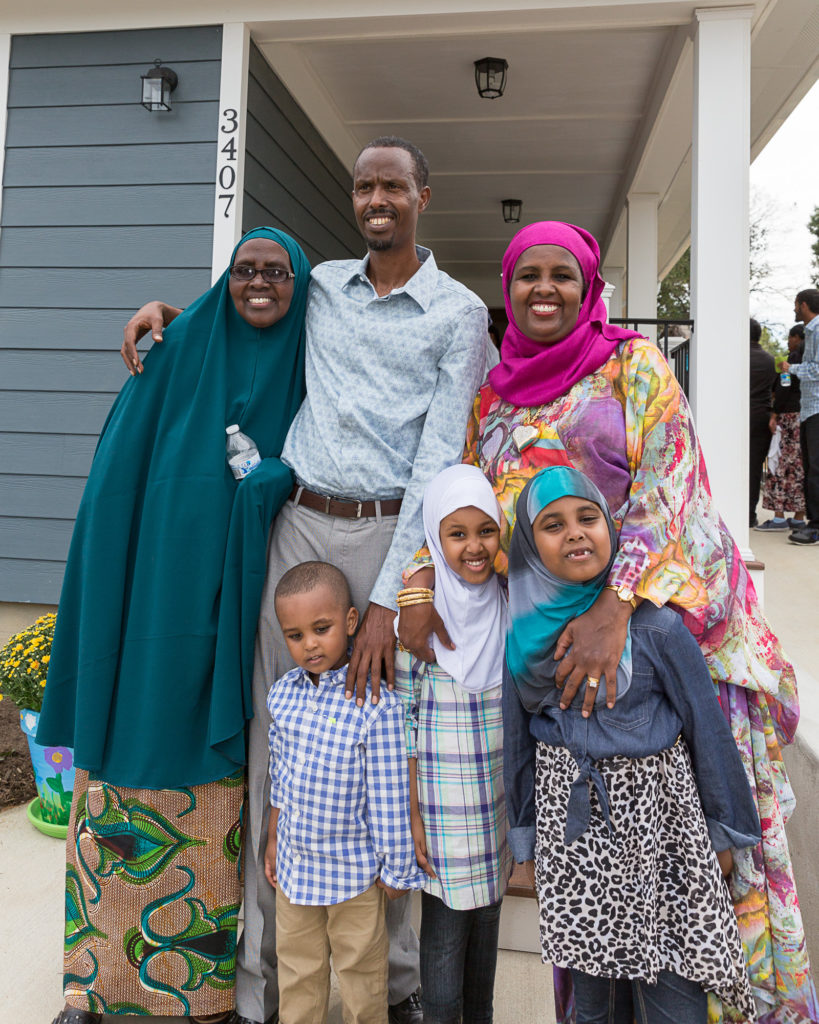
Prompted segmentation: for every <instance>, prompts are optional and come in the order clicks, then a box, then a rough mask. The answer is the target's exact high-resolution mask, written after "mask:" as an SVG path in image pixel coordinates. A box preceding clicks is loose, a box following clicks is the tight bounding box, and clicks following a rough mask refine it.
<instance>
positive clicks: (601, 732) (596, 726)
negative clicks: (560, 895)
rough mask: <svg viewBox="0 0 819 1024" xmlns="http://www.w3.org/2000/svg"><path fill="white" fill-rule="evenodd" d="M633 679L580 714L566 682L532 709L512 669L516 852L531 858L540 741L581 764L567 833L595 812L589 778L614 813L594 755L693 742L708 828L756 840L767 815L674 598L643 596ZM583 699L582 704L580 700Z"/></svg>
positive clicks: (731, 842)
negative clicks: (566, 701) (565, 694)
mask: <svg viewBox="0 0 819 1024" xmlns="http://www.w3.org/2000/svg"><path fill="white" fill-rule="evenodd" d="M631 644H632V679H631V687H630V688H629V690H628V691H627V692H626V693H625V694H624V695H623V696H622V697H621V698H620V699H619V700H618V701H617V703H616V704H615V706H614V707H613V708H611V709H609V708H606V707H605V706H604V707H602V708H600V709H599V710H598V709H595V710H594V711H592V714H591V715H590V717H589V718H583V716H582V714H581V701H580V699H579V698H578V699H576V700H575V702H574V704H573V705H572V706H571V707H569V708H567V709H566V710H565V711H561V710H560V708H559V706H558V705H559V703H560V691H559V690H556V689H555V690H553V691H550V692H549V693H547V694H546V695H545V699H544V701H543V703H542V704H541V708H540V711H539V712H538V713H537V714H529V713H528V712H527V711H525V710H524V708H523V706H522V704H521V702H520V699H519V697H518V693H517V690H516V688H515V685H514V683H513V682H512V679H511V677H510V676H509V674H508V672H507V673H506V675H505V678H504V686H503V729H504V739H503V775H504V784H505V788H506V803H507V812H508V815H509V843H510V846H511V849H512V852H513V854H514V856H515V860H517V861H519V862H522V861H525V860H531V859H532V857H533V855H534V843H535V802H534V791H535V747H536V744H537V743H538V742H541V743H546V744H548V745H549V746H555V747H566V748H568V750H569V751H570V752H571V754H572V756H573V757H574V759H575V761H577V765H578V774H577V777H576V779H575V781H574V783H573V784H572V792H571V796H570V798H569V807H568V812H567V822H566V842H567V843H570V842H571V841H572V840H573V839H576V838H577V836H579V835H581V834H582V833H583V832H584V831H585V829H586V827H587V825H588V822H589V814H590V811H591V807H590V804H589V793H590V786H594V787H595V790H596V792H597V794H598V798H599V799H600V805H601V808H602V810H603V814H604V817H606V820H607V821H608V798H607V795H606V789H605V783H604V781H603V778H602V776H601V775H600V773H599V771H598V770H597V767H596V765H595V762H596V760H597V759H598V758H601V757H612V756H613V755H615V754H621V755H624V756H625V757H635V758H637V757H646V756H648V755H649V754H657V753H659V752H660V751H661V750H665V749H667V748H668V747H671V746H673V745H674V743H675V742H676V741H677V738H678V737H679V736H680V735H681V734H682V736H683V738H684V739H685V742H686V744H687V745H688V750H689V753H690V755H691V762H692V765H693V768H694V774H695V776H696V780H697V787H698V789H699V794H700V800H701V801H702V806H703V810H704V812H705V820H706V822H707V824H708V832H709V835H710V837H711V841H712V843H713V845H714V849H716V850H718V851H719V850H724V849H727V848H728V847H731V846H733V847H744V846H755V845H756V844H757V843H758V842H759V840H760V837H761V832H760V826H759V816H758V814H757V811H756V807H755V805H754V800H753V796H752V794H751V789H750V786H749V784H748V779H747V777H746V775H745V769H744V767H743V764H742V760H741V758H740V755H739V751H738V750H737V747H736V744H735V742H734V738H733V736H732V734H731V729H730V727H729V725H728V722H727V720H726V718H725V715H724V714H723V712H722V709H721V707H720V703H719V700H718V699H717V695H716V690H715V688H714V682H713V680H712V678H711V675H710V673H709V671H708V667H707V665H706V664H705V659H704V658H703V655H702V652H701V651H700V648H699V646H698V644H697V641H696V640H695V639H694V637H693V636H692V635H691V633H690V632H689V631H688V629H687V628H686V627H685V625H684V624H683V622H682V620H681V619H680V617H679V616H678V615H677V614H676V613H675V612H673V611H672V610H671V609H670V608H665V607H664V608H657V607H656V606H655V605H653V604H651V602H650V601H644V602H643V603H642V604H641V605H640V607H639V608H638V609H637V610H636V611H635V613H634V615H633V616H632V617H631ZM575 704H576V705H577V706H575Z"/></svg>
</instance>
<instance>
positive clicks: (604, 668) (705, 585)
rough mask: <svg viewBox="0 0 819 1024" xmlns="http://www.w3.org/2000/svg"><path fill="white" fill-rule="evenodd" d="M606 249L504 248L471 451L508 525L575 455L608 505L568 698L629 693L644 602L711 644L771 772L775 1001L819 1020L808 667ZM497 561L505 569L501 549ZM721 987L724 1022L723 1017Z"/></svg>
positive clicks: (782, 1016)
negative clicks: (610, 527)
mask: <svg viewBox="0 0 819 1024" xmlns="http://www.w3.org/2000/svg"><path fill="white" fill-rule="evenodd" d="M599 264H600V251H599V248H598V246H597V243H596V241H595V240H594V238H593V237H592V236H591V235H590V234H589V233H588V232H587V231H585V230H583V229H582V228H579V227H575V226H574V225H571V224H564V223H561V222H558V221H543V222H540V223H537V224H530V225H529V226H527V227H525V228H523V229H522V230H521V231H519V232H518V233H517V234H516V235H515V237H514V238H513V239H512V242H511V243H510V245H509V248H508V249H507V251H506V254H505V256H504V259H503V291H504V301H505V304H506V312H507V315H508V318H509V326H508V328H507V330H506V333H505V335H504V338H503V343H502V346H501V362H500V364H499V365H498V366H496V367H495V368H494V369H493V370H492V371H491V372H490V374H489V376H488V378H487V381H486V383H485V384H484V386H483V387H482V388H481V390H480V392H479V393H478V395H477V397H476V399H475V404H474V407H473V412H472V416H471V417H470V420H469V422H468V424H467V438H466V448H465V453H464V461H465V462H468V463H472V464H474V465H476V466H479V467H480V469H481V470H482V471H483V472H484V474H485V475H486V476H487V478H488V479H489V481H490V483H491V484H492V486H493V488H494V490H495V493H496V495H497V497H498V501H499V502H500V505H501V508H502V509H503V512H504V515H505V517H506V520H507V523H508V526H509V531H510V532H511V528H512V527H513V526H514V522H515V505H516V502H517V498H518V495H519V494H520V492H521V491H522V490H523V488H524V486H525V485H526V483H527V481H528V480H529V478H530V477H532V476H533V475H534V474H535V473H537V472H538V471H539V470H540V469H542V468H543V467H544V466H548V465H555V464H565V465H572V466H575V467H576V468H577V469H579V470H581V471H582V472H584V473H585V474H586V475H587V476H589V477H590V478H591V479H592V480H593V481H594V483H595V484H596V485H597V486H598V487H599V488H600V490H601V491H602V492H603V494H604V496H605V498H606V501H607V503H608V506H609V509H610V511H611V514H612V517H613V519H614V521H615V524H616V527H617V529H618V532H619V546H618V551H617V555H616V557H615V559H614V563H613V565H612V568H611V571H610V573H609V577H608V584H607V586H606V587H605V589H604V590H603V591H602V592H601V594H600V596H599V598H598V599H597V600H596V601H595V603H594V604H593V605H592V606H591V608H589V610H588V611H587V612H585V613H584V614H583V615H581V616H579V617H578V618H576V619H575V620H573V621H572V622H571V623H570V624H569V625H568V626H567V627H566V630H565V632H564V634H563V636H562V637H561V639H560V641H559V643H558V648H557V651H556V657H558V658H560V657H561V656H563V657H562V663H561V665H560V667H559V668H558V670H557V673H556V675H557V678H558V680H559V681H562V682H563V684H564V688H563V701H562V705H561V706H568V705H569V704H570V703H571V701H572V699H573V698H574V696H575V694H576V693H577V690H578V689H579V687H580V684H581V683H582V682H583V680H584V679H586V678H588V679H589V680H591V681H593V683H594V685H592V686H588V687H587V688H586V696H585V698H584V700H585V702H586V703H587V705H588V706H589V708H591V706H592V702H593V699H594V694H595V689H596V685H597V684H598V682H599V686H600V687H601V688H602V687H605V688H606V691H607V703H608V705H609V707H611V706H612V705H613V703H614V699H615V692H616V691H615V685H616V669H617V664H618V663H619V660H620V656H621V654H622V652H623V648H624V645H625V639H626V633H627V628H628V620H629V618H630V616H631V614H632V612H633V610H634V608H635V607H636V605H637V603H638V602H640V601H643V600H649V601H653V602H654V603H655V604H656V605H663V604H666V603H668V604H669V605H670V606H671V607H672V608H674V610H675V611H677V612H678V613H679V615H680V616H681V617H682V619H683V621H684V622H685V624H686V626H687V627H688V628H689V629H690V630H691V633H692V634H693V635H694V637H695V638H696V640H697V641H698V642H699V644H700V647H701V648H702V651H703V654H704V655H705V658H706V661H707V663H708V666H709V669H710V671H711V674H712V676H713V679H714V682H715V685H716V686H717V688H718V692H719V697H720V703H721V706H722V710H723V713H724V714H725V715H726V717H727V718H728V720H729V722H730V724H731V727H732V730H733V733H734V736H735V737H736V739H737V744H738V746H739V749H740V753H741V755H742V757H743V760H744V762H745V766H746V770H747V772H748V774H749V777H751V778H753V779H755V783H756V792H755V795H756V799H757V807H758V811H759V817H760V821H761V823H762V829H763V839H762V842H761V844H760V845H759V846H757V847H755V848H753V849H751V850H747V851H738V852H737V853H736V854H735V857H734V861H735V864H734V869H733V873H732V876H731V879H730V887H731V892H732V896H733V899H734V906H735V910H736V912H737V916H738V919H739V925H740V934H741V936H742V939H743V944H744V946H745V952H746V959H747V961H748V965H749V966H748V970H749V976H750V980H751V985H752V987H753V990H754V995H755V996H756V999H757V1006H758V1009H759V1013H760V1015H762V1016H764V1019H765V1021H766V1024H774V1022H784V1021H788V1022H802V1021H805V1022H807V1021H811V1020H816V1019H819V1006H817V1000H816V993H815V990H814V987H813V983H812V981H811V977H810V968H809V963H808V956H807V951H806V947H805V939H804V932H803V929H802V922H801V917H800V914H799V904H798V901H797V899H796V891H795V887H794V881H793V873H792V870H791V863H790V855H789V852H788V846H787V840H786V838H785V833H784V823H785V821H786V819H787V818H788V816H789V815H790V813H791V811H792V809H793V806H794V798H793V792H792V790H791V788H790V785H789V783H788V780H787V776H786V773H785V769H784V765H783V764H782V756H781V751H780V744H786V743H789V742H791V741H792V739H793V735H794V732H795V729H796V724H797V721H798V716H799V710H798V701H797V696H796V680H795V677H794V672H793V668H792V666H791V665H790V663H789V662H788V661H787V659H786V658H785V656H784V654H783V652H782V649H781V647H780V645H779V642H778V640H777V639H776V637H775V636H774V634H773V633H772V632H771V629H770V627H769V626H768V624H767V622H766V621H765V618H764V616H763V614H762V612H761V609H760V608H759V604H758V601H757V597H756V593H755V591H754V587H753V584H752V583H751V580H750V576H749V574H748V571H747V569H746V567H745V564H744V562H743V561H742V557H741V556H740V554H739V551H738V549H737V547H736V544H735V543H734V540H733V538H732V537H731V535H730V534H729V532H728V529H727V527H726V526H725V524H724V523H723V521H722V519H721V518H720V516H719V513H718V511H717V510H716V508H715V507H714V503H713V499H712V497H711V491H710V488H709V485H708V476H707V473H706V469H705V462H704V460H703V457H702V453H701V451H700V448H699V442H698V440H697V435H696V432H695V430H694V424H693V422H692V419H691V412H690V410H689V407H688V403H687V401H686V399H685V396H684V395H683V393H682V391H681V389H680V386H679V384H678V382H677V380H676V379H675V377H674V375H673V373H672V372H671V370H670V368H669V366H668V364H667V363H666V361H665V359H664V358H663V356H662V353H661V352H660V351H659V349H658V348H657V346H656V345H654V344H653V343H651V342H650V341H648V340H647V339H646V338H643V337H641V336H640V335H638V334H636V333H635V332H633V331H626V330H623V329H621V328H619V327H616V326H614V325H612V324H609V323H608V322H607V315H606V309H605V306H604V304H603V301H602V291H603V280H602V278H601V276H600V272H599ZM506 548H508V536H507V538H506V539H505V542H504V549H506ZM496 568H497V569H498V571H500V572H504V571H505V569H506V563H505V554H504V553H503V552H502V553H501V555H500V556H499V559H498V562H497V563H496ZM413 569H415V570H418V572H419V573H420V575H417V574H416V575H413V585H424V586H432V585H433V582H432V581H433V580H434V569H433V568H432V567H431V566H430V565H429V560H428V559H427V558H425V557H424V555H423V554H421V556H420V557H419V558H418V559H417V560H416V563H415V565H414V566H413ZM407 611H411V612H412V613H413V614H411V615H404V613H403V611H402V615H401V631H400V638H401V642H402V644H403V645H404V646H405V647H407V648H408V649H410V650H412V652H413V653H414V654H415V655H416V656H418V657H420V658H422V659H424V660H428V661H432V660H434V656H433V652H432V650H431V649H430V647H429V637H430V635H431V633H432V632H433V631H434V632H436V633H437V635H438V636H439V638H440V639H442V640H444V641H448V640H449V638H448V636H447V634H446V624H445V623H442V622H441V620H440V618H438V617H437V616H436V614H435V612H434V609H433V606H432V605H416V606H413V608H412V609H407ZM774 964H775V968H774ZM557 980H558V984H557V985H556V993H557V1002H558V1020H559V1021H569V1020H571V1019H572V1014H573V1010H572V1000H571V996H570V987H569V984H568V983H567V981H566V979H565V975H564V974H563V973H561V974H560V977H559V978H558V979H557ZM709 1000H710V1006H709V1021H720V1020H722V1019H723V1017H722V1008H721V1005H720V1004H719V1002H718V1000H716V998H715V997H713V996H710V997H709Z"/></svg>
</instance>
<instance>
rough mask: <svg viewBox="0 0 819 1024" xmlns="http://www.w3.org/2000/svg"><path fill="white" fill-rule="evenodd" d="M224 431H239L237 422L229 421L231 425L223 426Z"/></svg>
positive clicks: (231, 432) (232, 432)
mask: <svg viewBox="0 0 819 1024" xmlns="http://www.w3.org/2000/svg"><path fill="white" fill-rule="evenodd" d="M225 433H226V434H238V433H239V424H238V423H231V425H230V426H229V427H225Z"/></svg>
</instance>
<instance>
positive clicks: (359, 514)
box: [355, 501, 362, 519]
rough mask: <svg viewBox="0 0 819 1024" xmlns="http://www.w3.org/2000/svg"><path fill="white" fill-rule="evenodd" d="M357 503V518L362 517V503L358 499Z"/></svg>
mask: <svg viewBox="0 0 819 1024" xmlns="http://www.w3.org/2000/svg"><path fill="white" fill-rule="evenodd" d="M356 505H357V506H358V508H357V509H356V512H355V517H356V519H360V518H361V508H362V503H361V502H360V501H357V502H356Z"/></svg>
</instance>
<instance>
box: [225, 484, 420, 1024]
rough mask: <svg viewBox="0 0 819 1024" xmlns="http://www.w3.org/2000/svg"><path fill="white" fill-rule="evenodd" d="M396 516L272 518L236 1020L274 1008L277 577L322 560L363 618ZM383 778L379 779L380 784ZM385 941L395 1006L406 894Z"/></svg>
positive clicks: (404, 958)
mask: <svg viewBox="0 0 819 1024" xmlns="http://www.w3.org/2000/svg"><path fill="white" fill-rule="evenodd" d="M397 518H398V517H397V516H384V517H382V518H381V519H339V518H336V517H333V516H327V515H324V514H323V513H322V512H314V511H313V510H312V509H306V508H304V507H303V506H296V505H294V504H293V503H292V502H290V501H288V502H287V503H286V504H285V506H284V508H283V509H282V510H281V512H280V513H279V514H278V516H277V517H276V520H275V522H274V524H273V528H272V530H271V532H270V543H269V545H268V551H267V578H266V581H265V587H264V593H263V595H262V608H261V613H260V615H259V627H258V630H257V632H256V662H255V666H254V670H253V719H252V720H251V722H250V740H249V758H248V790H249V796H248V805H249V806H248V820H247V825H246V829H245V893H244V931H243V933H242V937H241V939H240V941H239V949H238V954H237V964H236V1008H237V1010H238V1012H239V1014H240V1016H242V1017H248V1018H249V1019H250V1020H253V1021H259V1022H262V1021H266V1020H267V1018H268V1017H270V1016H271V1014H273V1013H274V1012H275V1011H276V1010H277V1008H278V1004H279V994H278V986H277V980H276V897H275V890H274V889H273V888H272V887H271V886H270V884H269V883H268V881H267V879H266V878H265V874H264V852H265V846H266V845H267V823H268V819H269V817H270V776H269V774H268V737H267V731H268V726H269V724H270V716H269V714H268V711H267V691H268V689H269V687H270V686H271V685H272V684H273V683H274V682H275V681H276V680H277V679H278V678H279V677H280V676H282V675H284V673H285V672H287V671H288V670H289V669H291V668H293V662H292V660H291V658H290V655H289V654H288V651H287V647H286V645H285V642H284V637H283V636H282V633H281V630H280V629H279V624H278V621H277V619H276V613H275V610H274V608H273V592H274V590H275V589H276V584H277V583H278V582H279V580H280V579H281V577H282V575H283V574H284V573H285V572H286V571H287V570H288V569H290V568H292V566H294V565H298V564H299V563H300V562H309V561H312V560H319V561H322V562H330V563H332V564H333V565H335V566H337V567H338V568H339V569H341V571H342V572H343V573H344V574H345V576H346V577H347V579H348V580H349V582H350V589H351V590H352V594H353V603H354V604H355V606H356V608H358V610H359V612H360V613H361V614H362V615H363V614H364V611H365V610H366V608H367V604H368V603H369V595H370V592H371V590H372V588H373V585H374V583H375V580H376V577H377V576H378V573H379V571H380V570H381V565H382V563H383V561H384V558H385V557H386V554H387V551H388V550H389V546H390V543H391V541H392V535H393V533H394V531H395V525H396V522H397ZM389 784H390V780H389V779H385V780H384V785H389ZM387 932H388V934H389V939H390V958H389V961H390V976H389V983H390V984H389V1001H390V1004H391V1005H394V1004H395V1003H400V1002H401V1001H402V1000H404V999H406V998H407V996H408V995H409V994H410V993H411V992H414V991H415V990H416V989H417V988H418V985H419V982H420V976H419V964H418V937H417V936H416V934H415V932H414V931H413V930H412V926H411V925H410V901H409V899H408V898H407V897H402V898H401V899H398V900H388V901H387Z"/></svg>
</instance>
